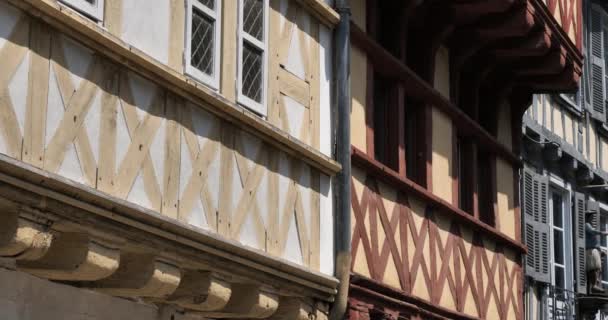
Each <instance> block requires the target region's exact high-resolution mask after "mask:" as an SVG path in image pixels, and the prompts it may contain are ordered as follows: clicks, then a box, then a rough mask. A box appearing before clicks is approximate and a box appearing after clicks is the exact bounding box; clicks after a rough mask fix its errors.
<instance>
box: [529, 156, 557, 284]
mask: <svg viewBox="0 0 608 320" xmlns="http://www.w3.org/2000/svg"><path fill="white" fill-rule="evenodd" d="M522 189H523V191H524V192H523V199H524V210H523V211H524V229H525V230H524V241H525V243H526V245H527V246H528V254H527V256H526V275H528V276H530V277H532V278H534V279H535V280H536V281H540V282H546V283H550V281H551V278H550V276H549V232H550V226H549V203H548V202H549V179H548V178H547V177H544V176H542V175H539V174H537V173H536V172H534V170H532V169H531V168H527V167H526V168H524V179H523V188H522Z"/></svg>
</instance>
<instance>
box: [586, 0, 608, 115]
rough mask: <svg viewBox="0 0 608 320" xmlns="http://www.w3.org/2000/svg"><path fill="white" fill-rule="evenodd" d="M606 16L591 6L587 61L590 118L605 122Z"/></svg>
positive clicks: (597, 6) (599, 8) (596, 6)
mask: <svg viewBox="0 0 608 320" xmlns="http://www.w3.org/2000/svg"><path fill="white" fill-rule="evenodd" d="M605 19H606V16H605V14H604V11H603V9H602V8H601V7H600V6H599V5H595V4H594V5H592V6H591V19H590V20H591V21H590V24H591V26H590V27H591V36H590V45H589V55H588V57H589V60H590V68H591V86H590V87H591V109H592V112H591V116H592V117H593V118H595V119H598V120H600V121H602V122H604V121H606V92H605V91H606V84H605V83H604V82H605V80H604V79H605V77H604V73H605V70H604V67H605V65H604V27H603V25H604V23H608V21H604V20H605Z"/></svg>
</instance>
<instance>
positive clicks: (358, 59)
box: [350, 46, 367, 151]
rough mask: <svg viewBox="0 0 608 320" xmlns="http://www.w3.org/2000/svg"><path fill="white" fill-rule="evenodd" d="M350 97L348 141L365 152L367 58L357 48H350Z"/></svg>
mask: <svg viewBox="0 0 608 320" xmlns="http://www.w3.org/2000/svg"><path fill="white" fill-rule="evenodd" d="M350 87H351V91H350V92H351V95H352V100H351V101H352V103H351V113H350V133H351V134H350V139H351V143H352V145H353V146H355V147H357V148H359V149H360V150H362V151H365V150H366V145H367V143H366V124H365V105H366V99H365V98H366V92H367V58H366V57H365V54H364V53H363V52H361V50H359V49H358V48H356V47H354V46H351V77H350Z"/></svg>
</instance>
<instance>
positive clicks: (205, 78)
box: [0, 0, 340, 319]
mask: <svg viewBox="0 0 608 320" xmlns="http://www.w3.org/2000/svg"><path fill="white" fill-rule="evenodd" d="M338 20H339V15H338V14H337V13H336V12H335V11H334V10H333V9H332V8H331V7H330V5H328V4H327V3H325V2H324V1H320V0H304V1H296V0H234V1H232V0H230V1H222V0H2V1H0V153H1V154H0V204H1V208H2V209H1V211H2V213H1V214H0V230H1V231H0V256H2V257H4V258H6V259H3V260H2V261H3V264H2V266H3V269H2V270H1V271H2V279H3V280H1V281H0V282H2V283H3V284H0V289H1V290H0V292H2V293H0V306H1V307H0V309H2V311H0V315H6V316H0V318H2V319H40V318H39V317H36V316H33V315H32V314H31V312H37V313H36V314H37V315H38V316H40V315H41V314H45V316H44V318H45V319H51V318H53V319H55V318H57V319H68V318H69V319H76V318H77V319H83V318H87V319H93V318H95V319H98V318H108V319H119V318H120V319H123V318H129V319H156V318H153V317H152V316H155V314H156V311H154V310H155V309H154V304H156V305H157V306H163V308H161V309H160V310H161V311H163V310H164V311H163V312H164V313H163V312H161V311H159V312H158V314H161V315H163V317H162V319H176V318H175V317H182V316H187V317H189V316H192V317H194V316H196V317H198V318H200V317H204V318H209V317H210V318H273V319H274V318H277V319H278V318H289V319H296V318H297V319H309V318H311V317H314V318H320V319H322V318H325V317H326V316H327V312H328V307H329V305H328V303H329V302H330V301H331V300H332V299H333V296H334V294H335V292H336V286H337V280H336V279H335V278H334V277H333V274H334V262H333V261H334V256H333V220H332V219H333V218H332V201H331V197H332V190H331V185H330V181H331V179H332V176H333V175H334V174H335V173H336V172H338V171H339V170H340V165H339V164H337V163H336V162H335V161H333V160H332V158H331V149H330V148H331V144H332V142H331V140H332V134H331V123H330V119H331V114H330V103H331V95H332V90H331V81H332V72H333V70H332V63H331V61H332V51H331V47H332V46H331V42H332V28H333V27H334V25H335V24H336V23H337V21H338ZM321 244H323V245H321ZM31 275H33V276H35V277H38V278H42V279H46V280H51V281H55V282H59V283H60V284H56V283H50V282H48V281H46V280H45V281H41V280H38V279H35V278H32V277H31ZM4 279H15V280H14V281H15V283H17V281H20V282H19V283H20V284H19V285H14V288H15V291H14V292H13V291H11V288H12V285H6V286H5V285H4V284H5V283H13V282H6V281H5V280H4ZM16 279H19V280H16ZM26 287H27V288H31V289H27V290H25V289H23V290H21V289H19V290H17V288H26ZM53 288H55V289H53ZM91 290H92V291H91ZM93 291H96V292H100V293H102V295H99V294H96V293H95V292H93ZM37 292H40V293H37ZM55 293H57V294H58V295H57V296H55V295H54V294H55ZM63 294H65V296H64V295H63ZM41 295H46V296H52V297H53V303H49V302H48V301H49V300H48V299H42V300H41V299H37V297H40V296H41ZM112 297H122V298H128V299H131V301H139V302H138V303H136V302H129V301H127V300H121V299H118V300H108V299H114V298H112ZM72 299H73V300H72ZM37 301H38V302H40V301H42V302H40V305H39V304H37V303H36V302H37ZM100 301H101V302H100ZM112 301H114V302H112ZM99 303H101V305H103V306H104V307H99ZM104 303H105V304H104ZM129 303H131V304H132V305H130V304H129ZM141 303H143V305H142V304H141ZM24 310H25V311H24ZM142 310H143V311H142ZM151 310H152V311H151ZM167 310H168V311H167ZM140 311H141V313H140ZM24 312H25V313H24ZM121 312H122V313H121ZM150 314H152V315H150ZM161 315H159V317H161ZM159 319H160V318H159Z"/></svg>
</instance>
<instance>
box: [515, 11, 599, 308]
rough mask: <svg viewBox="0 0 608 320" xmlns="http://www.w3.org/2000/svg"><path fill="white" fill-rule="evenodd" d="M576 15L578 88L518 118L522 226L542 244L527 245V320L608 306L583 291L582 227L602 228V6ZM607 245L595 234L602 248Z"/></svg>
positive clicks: (544, 98) (542, 100) (545, 99)
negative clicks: (581, 65)
mask: <svg viewBox="0 0 608 320" xmlns="http://www.w3.org/2000/svg"><path fill="white" fill-rule="evenodd" d="M582 10H583V14H582V17H583V24H582V27H581V29H582V52H583V54H584V68H583V77H582V81H581V83H580V86H579V88H578V89H577V91H576V92H571V93H569V94H544V95H536V96H534V98H533V102H532V104H531V107H530V108H529V109H528V111H527V112H526V114H525V115H524V118H523V127H522V128H523V133H524V136H523V138H522V139H523V140H522V142H523V150H522V151H523V156H524V162H525V168H524V175H523V181H522V187H521V188H522V197H523V199H524V200H523V203H524V219H523V226H522V227H523V228H524V230H525V232H526V235H528V230H529V229H530V230H535V232H536V235H538V236H539V240H540V243H539V241H536V240H534V241H533V240H530V241H529V242H528V243H533V242H536V243H537V244H540V246H537V247H536V250H535V251H534V253H535V255H534V256H532V255H530V254H529V255H528V257H527V258H526V270H528V272H526V275H527V277H526V281H525V304H526V316H527V318H528V319H594V318H596V317H597V318H602V319H603V318H604V317H605V316H606V310H605V307H604V306H605V303H606V302H607V301H608V300H607V299H606V298H605V296H604V295H603V294H598V293H592V292H590V291H589V287H590V286H592V285H593V284H591V283H590V281H589V278H588V274H587V272H586V259H585V240H586V235H585V224H586V223H590V224H591V225H592V226H593V228H594V229H596V230H600V231H606V230H608V228H607V226H606V225H607V223H608V211H607V209H608V206H607V205H606V203H607V199H606V190H607V189H606V181H607V179H608V174H607V172H608V154H607V152H608V135H607V132H608V131H606V128H607V126H606V105H607V104H606V97H607V96H606V94H607V92H606V88H607V87H606V84H608V82H607V81H606V68H607V66H608V64H607V63H608V59H607V57H608V3H606V2H605V1H583V4H582ZM586 217H587V218H588V219H587V218H586ZM536 235H535V236H536ZM530 238H532V237H530ZM606 241H607V238H606V236H601V241H600V247H601V248H602V250H605V249H606V246H607V245H606V243H607V242H606ZM545 243H546V244H548V245H545ZM529 246H530V245H529ZM529 253H530V249H529ZM602 264H603V266H602V271H601V280H600V281H601V283H602V285H603V284H605V283H607V281H608V269H607V268H606V266H607V265H608V264H607V260H606V256H605V255H603V256H602Z"/></svg>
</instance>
